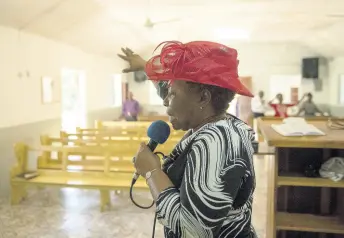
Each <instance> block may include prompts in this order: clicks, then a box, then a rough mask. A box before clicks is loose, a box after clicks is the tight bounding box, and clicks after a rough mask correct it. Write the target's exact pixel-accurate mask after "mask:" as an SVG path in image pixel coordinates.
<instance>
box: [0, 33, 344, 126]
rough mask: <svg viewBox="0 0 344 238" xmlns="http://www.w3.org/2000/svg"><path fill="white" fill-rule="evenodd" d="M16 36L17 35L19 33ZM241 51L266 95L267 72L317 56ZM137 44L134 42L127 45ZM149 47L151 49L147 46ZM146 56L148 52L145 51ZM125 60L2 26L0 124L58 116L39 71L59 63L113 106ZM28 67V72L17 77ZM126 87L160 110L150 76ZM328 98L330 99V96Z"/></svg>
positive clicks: (284, 70) (244, 72) (271, 48)
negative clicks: (46, 100)
mask: <svg viewBox="0 0 344 238" xmlns="http://www.w3.org/2000/svg"><path fill="white" fill-rule="evenodd" d="M19 36H20V37H19ZM230 46H231V47H234V48H236V49H238V52H239V60H240V64H239V74H240V75H241V76H252V78H253V83H254V84H253V86H254V91H255V92H257V91H258V90H264V91H265V92H266V93H267V95H266V96H267V97H272V96H273V95H269V88H270V87H269V86H270V85H269V80H270V76H271V75H287V74H290V75H296V74H300V72H301V59H302V58H303V57H309V56H317V55H316V54H315V53H314V52H312V51H311V50H310V49H308V48H306V47H302V46H300V45H297V44H293V43H287V44H282V43H281V44H265V43H264V44H263V43H260V44H257V43H255V44H254V43H245V44H230ZM131 47H133V48H135V46H131ZM147 52H152V50H150V49H149V50H148V49H147ZM145 55H146V57H147V58H148V57H149V56H150V55H149V56H148V55H147V54H145ZM124 65H125V63H124V62H122V61H121V60H120V59H118V58H117V57H114V58H103V57H99V56H96V55H91V54H86V53H84V52H82V51H80V50H78V49H77V48H74V47H71V46H68V45H65V44H61V43H58V42H54V41H52V40H49V39H45V38H43V37H39V36H35V35H31V34H26V33H21V34H19V32H18V31H16V30H14V29H10V28H4V27H0V111H1V114H2V116H1V117H0V127H9V126H13V125H19V124H25V123H30V122H36V121H43V120H47V119H53V118H58V117H60V114H61V110H60V103H55V104H51V105H42V104H41V85H40V80H41V77H42V76H50V77H53V78H60V73H61V68H63V67H67V68H73V69H80V70H85V71H86V77H87V93H86V95H87V110H88V111H93V110H98V109H103V108H109V107H110V106H111V100H112V97H111V90H112V87H111V79H110V75H111V74H114V73H118V72H120V71H121V69H122V68H123V67H124ZM343 66H344V58H337V59H334V60H333V61H331V62H330V67H329V69H330V74H329V77H328V78H325V79H324V81H323V90H322V91H321V92H316V93H314V96H315V98H314V99H315V101H316V102H318V103H331V104H336V103H337V100H338V87H337V86H338V85H337V83H336V82H337V81H338V75H339V74H340V73H344V72H343V70H342V69H343V68H344V67H343ZM26 71H28V72H29V73H30V76H29V77H25V76H24V77H21V78H19V77H18V73H20V72H21V73H24V74H25V72H26ZM128 81H129V85H130V90H131V91H132V92H133V93H134V95H135V97H136V98H137V99H138V100H139V101H140V102H141V104H142V105H143V106H144V107H145V110H144V111H146V112H147V111H156V112H161V113H163V112H164V111H165V109H164V108H163V107H161V106H150V105H149V82H147V83H140V84H137V83H135V82H134V81H133V79H132V76H131V75H128ZM303 84H304V85H303V87H304V88H303V91H304V92H307V91H313V84H312V83H311V82H310V81H304V82H303ZM329 99H330V100H329Z"/></svg>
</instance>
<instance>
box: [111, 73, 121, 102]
mask: <svg viewBox="0 0 344 238" xmlns="http://www.w3.org/2000/svg"><path fill="white" fill-rule="evenodd" d="M121 105H122V74H115V75H113V76H112V106H113V107H120V106H121Z"/></svg>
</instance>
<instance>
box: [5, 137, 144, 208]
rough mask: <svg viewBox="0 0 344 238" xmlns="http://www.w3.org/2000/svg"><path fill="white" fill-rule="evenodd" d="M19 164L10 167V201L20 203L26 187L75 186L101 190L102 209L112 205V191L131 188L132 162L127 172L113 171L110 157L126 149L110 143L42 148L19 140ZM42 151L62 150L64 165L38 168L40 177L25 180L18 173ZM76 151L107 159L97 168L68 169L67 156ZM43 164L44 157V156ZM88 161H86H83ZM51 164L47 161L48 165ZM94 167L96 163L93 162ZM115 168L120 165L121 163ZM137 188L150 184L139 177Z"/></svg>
mask: <svg viewBox="0 0 344 238" xmlns="http://www.w3.org/2000/svg"><path fill="white" fill-rule="evenodd" d="M14 150H15V155H16V160H17V162H16V165H15V166H14V167H13V168H12V169H11V173H10V176H11V203H12V204H17V203H19V202H20V201H21V200H22V199H23V198H24V197H25V195H26V192H25V189H26V187H27V186H57V187H75V188H82V189H96V190H99V191H100V197H101V204H100V210H101V211H104V209H105V208H106V207H107V206H109V205H110V190H128V189H129V188H130V183H131V179H132V172H133V171H134V168H133V165H132V164H131V162H130V161H127V163H126V165H125V166H126V169H127V170H126V171H113V170H112V169H111V167H112V162H111V161H110V156H111V155H113V154H117V155H118V154H120V153H125V151H126V149H123V148H120V147H118V148H113V147H111V146H107V147H104V146H93V147H90V146H87V147H75V146H58V147H54V146H45V147H41V148H30V147H29V146H27V145H26V144H23V143H18V144H16V145H15V148H14ZM30 152H41V153H42V155H43V154H44V153H45V152H50V153H51V152H60V153H62V155H63V156H62V164H61V165H58V164H57V165H55V167H54V168H46V169H42V168H41V169H38V170H37V172H38V174H39V176H38V177H35V178H32V179H29V180H26V179H24V178H20V177H18V176H20V175H22V174H24V173H26V172H28V163H29V157H28V155H29V153H30ZM73 153H74V154H75V153H83V154H92V155H95V154H97V155H99V154H102V155H103V156H104V159H103V160H102V161H101V162H100V163H98V165H99V168H98V170H93V171H84V170H82V171H77V170H71V169H69V168H68V165H69V161H68V155H69V154H73ZM41 158H42V159H41V160H42V161H41V165H42V164H43V165H44V163H45V162H47V161H44V159H45V158H44V157H43V156H42V157H41ZM83 163H85V161H83ZM48 164H49V163H45V165H46V166H48ZM90 166H94V165H90ZM129 166H131V168H129ZM114 167H120V166H119V165H118V164H117V165H114ZM135 189H141V190H142V189H144V190H147V189H148V187H147V185H146V183H145V181H144V179H139V180H138V181H137V183H136V185H135Z"/></svg>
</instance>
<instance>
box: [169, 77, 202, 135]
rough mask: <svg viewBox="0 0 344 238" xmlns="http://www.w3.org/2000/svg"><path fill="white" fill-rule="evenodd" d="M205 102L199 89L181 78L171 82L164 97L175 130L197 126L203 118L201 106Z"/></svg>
mask: <svg viewBox="0 0 344 238" xmlns="http://www.w3.org/2000/svg"><path fill="white" fill-rule="evenodd" d="M203 104H204V102H202V100H201V95H200V92H199V90H197V89H195V88H190V85H189V84H187V83H186V82H185V81H180V80H175V81H174V82H173V83H172V84H171V86H170V87H169V89H168V95H167V97H166V98H165V99H164V106H165V107H167V110H166V112H167V115H168V116H169V119H170V122H171V124H172V126H173V128H174V129H175V130H184V131H185V130H189V129H191V128H194V126H197V123H198V122H199V120H200V119H201V118H202V110H200V107H201V105H203Z"/></svg>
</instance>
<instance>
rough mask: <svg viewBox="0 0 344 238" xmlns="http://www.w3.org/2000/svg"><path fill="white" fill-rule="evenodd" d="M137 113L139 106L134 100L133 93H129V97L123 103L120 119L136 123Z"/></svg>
mask: <svg viewBox="0 0 344 238" xmlns="http://www.w3.org/2000/svg"><path fill="white" fill-rule="evenodd" d="M139 112H140V104H139V102H138V101H136V100H135V99H134V95H133V93H132V92H130V93H129V97H128V98H127V100H125V101H124V103H123V106H122V114H121V116H120V119H122V118H125V120H126V121H137V116H138V114H139Z"/></svg>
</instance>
